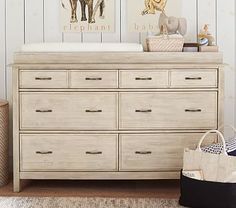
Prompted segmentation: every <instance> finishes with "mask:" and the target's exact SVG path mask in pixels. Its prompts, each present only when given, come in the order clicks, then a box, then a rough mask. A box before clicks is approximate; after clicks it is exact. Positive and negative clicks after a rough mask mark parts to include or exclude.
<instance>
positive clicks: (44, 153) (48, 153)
mask: <svg viewBox="0 0 236 208" xmlns="http://www.w3.org/2000/svg"><path fill="white" fill-rule="evenodd" d="M52 153H53V152H52V151H36V154H39V155H51V154H52Z"/></svg>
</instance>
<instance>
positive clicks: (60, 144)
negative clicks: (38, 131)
mask: <svg viewBox="0 0 236 208" xmlns="http://www.w3.org/2000/svg"><path fill="white" fill-rule="evenodd" d="M117 145H118V136H117V135H115V134H113V135H93V134H88V135H28V134H27V135H21V137H20V170H21V171H117V169H118V167H117V166H118V164H117V163H118V162H117V158H118V152H117Z"/></svg>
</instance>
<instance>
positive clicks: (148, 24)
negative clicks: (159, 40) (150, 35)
mask: <svg viewBox="0 0 236 208" xmlns="http://www.w3.org/2000/svg"><path fill="white" fill-rule="evenodd" d="M126 1H127V24H128V31H129V32H159V25H158V22H159V16H160V14H161V12H164V13H165V14H166V15H167V16H180V15H181V13H182V0H126Z"/></svg>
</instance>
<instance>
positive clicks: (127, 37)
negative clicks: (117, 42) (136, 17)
mask: <svg viewBox="0 0 236 208" xmlns="http://www.w3.org/2000/svg"><path fill="white" fill-rule="evenodd" d="M126 4H127V0H121V6H120V8H121V19H120V21H121V42H132V43H139V42H140V34H139V33H135V32H132V33H131V32H129V31H128V27H127V14H126V13H127V9H126Z"/></svg>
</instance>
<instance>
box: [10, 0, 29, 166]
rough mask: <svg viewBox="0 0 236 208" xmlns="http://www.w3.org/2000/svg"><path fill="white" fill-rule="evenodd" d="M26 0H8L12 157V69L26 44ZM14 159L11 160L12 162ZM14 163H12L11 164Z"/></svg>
mask: <svg viewBox="0 0 236 208" xmlns="http://www.w3.org/2000/svg"><path fill="white" fill-rule="evenodd" d="M24 40H25V37H24V0H6V65H7V66H8V67H7V68H6V71H7V80H6V81H7V99H8V101H9V103H10V131H9V133H10V135H9V137H10V138H9V143H10V150H9V151H10V157H11V158H12V148H11V147H12V70H11V66H9V64H12V63H13V54H14V52H15V51H19V49H20V47H21V46H22V45H23V44H24ZM11 162H12V160H10V163H11ZM11 165H12V164H10V166H11Z"/></svg>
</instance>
